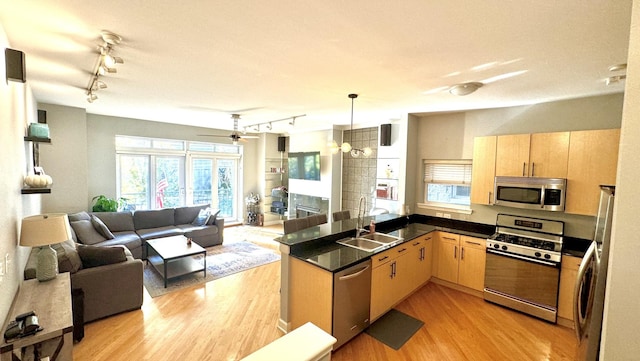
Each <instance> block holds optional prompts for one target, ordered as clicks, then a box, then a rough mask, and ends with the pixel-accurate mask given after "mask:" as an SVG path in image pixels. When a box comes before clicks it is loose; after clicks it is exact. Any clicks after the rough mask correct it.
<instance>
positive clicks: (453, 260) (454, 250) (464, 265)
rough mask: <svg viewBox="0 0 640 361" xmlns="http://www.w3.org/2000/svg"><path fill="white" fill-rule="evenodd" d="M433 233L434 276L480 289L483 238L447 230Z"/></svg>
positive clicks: (483, 256) (484, 255)
mask: <svg viewBox="0 0 640 361" xmlns="http://www.w3.org/2000/svg"><path fill="white" fill-rule="evenodd" d="M434 233H435V239H436V240H437V241H436V245H437V246H436V249H437V250H436V253H437V255H436V256H435V257H436V258H437V261H436V262H434V264H436V270H435V277H436V278H439V279H441V280H443V281H447V282H450V283H454V284H458V285H461V286H465V287H468V288H471V289H474V290H476V291H482V290H483V289H484V267H485V262H486V253H485V252H486V251H485V247H486V245H485V244H486V242H485V240H484V239H481V238H474V237H469V236H461V235H458V234H454V233H448V232H434Z"/></svg>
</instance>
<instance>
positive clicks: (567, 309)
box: [558, 256, 582, 327]
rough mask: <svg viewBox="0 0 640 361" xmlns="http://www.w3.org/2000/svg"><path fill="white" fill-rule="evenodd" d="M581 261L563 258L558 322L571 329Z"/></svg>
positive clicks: (574, 258)
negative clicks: (574, 295) (574, 296)
mask: <svg viewBox="0 0 640 361" xmlns="http://www.w3.org/2000/svg"><path fill="white" fill-rule="evenodd" d="M581 261H582V258H580V257H572V256H562V266H561V267H562V268H561V269H560V289H559V291H558V317H559V318H561V319H559V320H558V322H559V323H563V324H564V325H565V326H569V327H573V322H572V321H573V294H574V291H575V284H576V278H577V277H578V268H580V262H581Z"/></svg>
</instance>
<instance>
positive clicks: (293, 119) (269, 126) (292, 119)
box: [244, 114, 306, 132]
mask: <svg viewBox="0 0 640 361" xmlns="http://www.w3.org/2000/svg"><path fill="white" fill-rule="evenodd" d="M304 116H306V114H301V115H294V116H292V117H288V118H282V119H276V120H270V121H268V122H263V123H257V124H252V125H248V127H251V128H252V129H253V130H254V131H256V132H259V131H260V126H261V125H264V126H265V128H266V129H267V130H268V131H271V130H273V123H275V122H283V121H286V120H289V125H290V126H295V125H296V118H300V117H304ZM244 129H245V131H246V129H247V126H245V127H244Z"/></svg>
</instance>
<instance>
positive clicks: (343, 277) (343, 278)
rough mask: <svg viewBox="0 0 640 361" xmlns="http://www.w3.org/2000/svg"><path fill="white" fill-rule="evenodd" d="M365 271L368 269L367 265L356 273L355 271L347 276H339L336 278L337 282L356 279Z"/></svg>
mask: <svg viewBox="0 0 640 361" xmlns="http://www.w3.org/2000/svg"><path fill="white" fill-rule="evenodd" d="M367 269H369V265H366V266H364V267H363V268H361V269H359V270H357V271H355V272H353V273H350V274H348V275H344V276H340V277H338V280H339V281H346V280H350V279H352V278H356V277H358V276H360V275H361V274H363V273H364V272H365V271H366V270H367Z"/></svg>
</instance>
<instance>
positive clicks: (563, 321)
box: [556, 316, 574, 330]
mask: <svg viewBox="0 0 640 361" xmlns="http://www.w3.org/2000/svg"><path fill="white" fill-rule="evenodd" d="M556 323H557V324H558V325H560V326H564V327H568V328H570V329H572V330H573V329H574V324H573V320H570V319H568V318H564V317H560V316H558V320H557V322H556Z"/></svg>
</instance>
